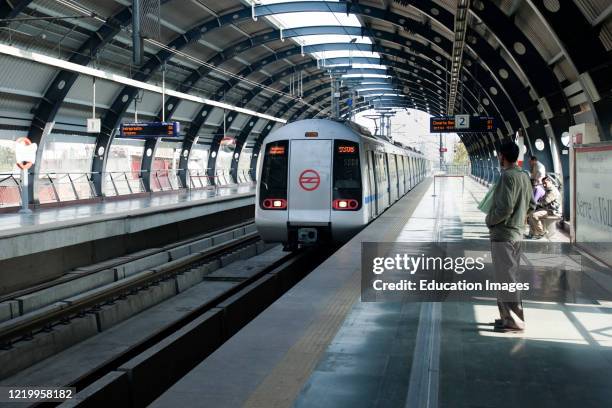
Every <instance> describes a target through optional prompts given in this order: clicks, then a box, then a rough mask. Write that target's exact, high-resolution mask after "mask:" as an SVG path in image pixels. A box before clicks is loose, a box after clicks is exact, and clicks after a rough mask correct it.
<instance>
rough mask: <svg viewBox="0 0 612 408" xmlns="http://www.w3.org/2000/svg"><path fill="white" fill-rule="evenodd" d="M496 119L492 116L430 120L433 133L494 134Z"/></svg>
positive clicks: (462, 116) (444, 117)
mask: <svg viewBox="0 0 612 408" xmlns="http://www.w3.org/2000/svg"><path fill="white" fill-rule="evenodd" d="M495 130H497V126H496V124H495V118H493V117H490V116H470V115H455V116H432V117H431V118H430V120H429V131H430V132H431V133H467V132H494V131H495Z"/></svg>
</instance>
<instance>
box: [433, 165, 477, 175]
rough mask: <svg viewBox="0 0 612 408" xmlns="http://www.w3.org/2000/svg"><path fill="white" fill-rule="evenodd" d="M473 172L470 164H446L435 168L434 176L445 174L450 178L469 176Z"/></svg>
mask: <svg viewBox="0 0 612 408" xmlns="http://www.w3.org/2000/svg"><path fill="white" fill-rule="evenodd" d="M471 172H472V167H471V166H470V165H469V164H444V165H442V167H440V165H437V166H434V167H433V168H432V173H433V174H445V175H449V176H469V175H470V174H471Z"/></svg>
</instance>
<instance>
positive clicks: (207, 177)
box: [189, 169, 253, 188]
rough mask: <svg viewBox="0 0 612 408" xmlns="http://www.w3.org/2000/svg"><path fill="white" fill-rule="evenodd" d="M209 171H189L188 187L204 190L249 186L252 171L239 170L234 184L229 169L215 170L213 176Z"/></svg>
mask: <svg viewBox="0 0 612 408" xmlns="http://www.w3.org/2000/svg"><path fill="white" fill-rule="evenodd" d="M209 170H210V169H204V170H189V186H190V188H206V187H214V186H231V185H236V184H251V183H253V179H252V178H251V171H252V169H239V170H238V171H237V174H236V179H237V180H236V182H234V179H233V177H232V175H231V171H230V170H229V169H218V170H215V172H214V175H211V174H210V173H212V172H210V171H209Z"/></svg>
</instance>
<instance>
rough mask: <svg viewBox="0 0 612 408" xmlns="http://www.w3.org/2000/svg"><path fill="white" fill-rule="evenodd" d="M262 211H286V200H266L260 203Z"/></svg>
mask: <svg viewBox="0 0 612 408" xmlns="http://www.w3.org/2000/svg"><path fill="white" fill-rule="evenodd" d="M261 206H262V207H263V208H264V210H286V209H287V200H285V199H283V198H266V199H265V200H263V201H262V202H261Z"/></svg>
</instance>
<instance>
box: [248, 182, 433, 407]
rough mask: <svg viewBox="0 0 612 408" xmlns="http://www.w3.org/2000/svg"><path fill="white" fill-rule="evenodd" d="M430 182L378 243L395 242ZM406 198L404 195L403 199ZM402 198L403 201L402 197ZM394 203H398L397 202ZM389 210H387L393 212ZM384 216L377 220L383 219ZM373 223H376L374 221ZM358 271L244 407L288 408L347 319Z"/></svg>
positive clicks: (355, 296) (357, 288)
mask: <svg viewBox="0 0 612 408" xmlns="http://www.w3.org/2000/svg"><path fill="white" fill-rule="evenodd" d="M430 184H431V179H429V178H427V179H425V180H424V181H423V182H422V183H421V184H419V185H418V186H417V187H416V188H415V189H414V190H412V192H410V193H409V194H411V193H416V194H417V195H416V196H415V197H414V198H413V200H411V201H412V202H410V203H409V204H408V205H407V207H408V208H406V209H405V211H404V213H403V214H402V217H401V218H403V222H397V223H394V226H393V228H390V229H389V230H388V232H387V234H385V236H384V237H383V238H384V239H383V240H382V241H380V242H390V241H392V240H394V239H395V238H396V237H397V236H398V235H399V233H400V232H401V230H402V229H403V228H404V226H405V225H406V223H407V222H408V220H409V218H410V217H411V216H412V214H413V213H414V210H415V209H416V207H417V206H418V205H419V204H420V203H421V200H422V199H423V196H424V195H425V193H426V192H427V191H429V186H430ZM405 197H406V196H405ZM405 197H404V198H405ZM396 204H399V202H398V203H396ZM393 209H394V208H393V207H391V208H390V209H389V210H387V211H393ZM384 216H385V213H383V215H382V216H381V218H378V220H382V219H384ZM375 222H376V221H375ZM360 284H361V270H360V268H359V267H358V268H356V269H355V271H354V273H352V274H351V277H350V278H349V280H348V282H347V283H346V284H344V286H342V288H341V289H340V290H339V291H338V292H336V294H335V295H334V296H333V297H332V298H331V299H330V300H329V302H328V304H327V305H326V307H325V308H323V310H322V312H321V313H319V315H318V316H317V317H316V318H315V320H314V321H313V322H312V323H311V324H310V325H309V326H308V328H307V329H306V332H305V333H304V335H303V336H302V338H301V339H300V340H299V341H298V342H297V343H295V344H294V345H293V347H291V348H290V349H289V350H288V351H287V353H286V354H285V356H284V357H283V359H282V360H280V362H279V363H278V364H277V365H276V367H274V369H273V370H272V371H271V372H270V374H268V376H267V377H266V378H265V379H264V380H263V381H262V382H261V384H259V386H258V387H257V389H255V391H253V393H252V394H251V396H250V397H249V399H248V400H247V401H246V402H245V403H244V405H243V406H244V407H246V408H281V407H291V406H293V403H294V401H295V399H296V398H297V396H298V394H299V393H300V391H301V390H302V388H303V386H304V383H305V382H306V381H307V380H308V378H309V377H310V375H311V374H312V371H313V370H314V368H315V367H316V365H317V363H318V362H319V360H320V359H321V356H322V355H323V353H324V352H325V350H327V347H328V346H329V343H331V341H332V340H333V338H334V337H335V336H336V333H337V332H338V330H339V329H340V327H341V326H342V323H344V320H345V319H346V316H347V315H348V313H349V311H350V310H351V308H352V307H353V304H354V303H355V301H356V300H357V299H359V295H360Z"/></svg>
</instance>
